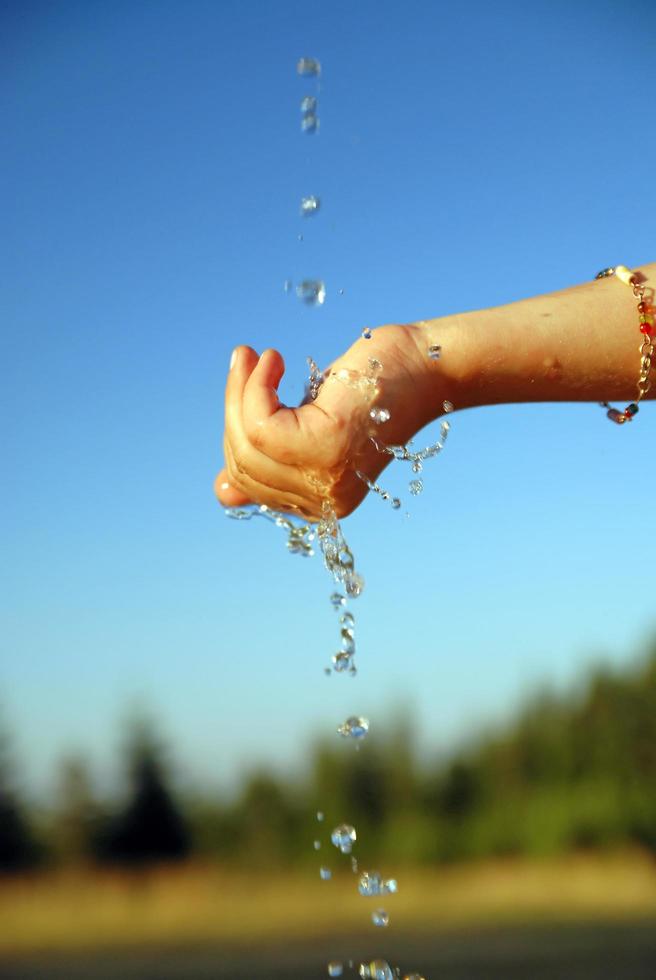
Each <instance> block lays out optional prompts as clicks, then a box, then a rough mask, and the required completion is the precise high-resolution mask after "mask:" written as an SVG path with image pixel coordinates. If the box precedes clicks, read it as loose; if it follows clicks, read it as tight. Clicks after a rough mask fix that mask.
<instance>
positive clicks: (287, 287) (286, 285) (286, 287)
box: [282, 279, 293, 293]
mask: <svg viewBox="0 0 656 980" xmlns="http://www.w3.org/2000/svg"><path fill="white" fill-rule="evenodd" d="M292 286H293V283H292V281H291V279H285V281H284V283H283V286H282V288H283V289H284V290H285V292H286V293H289V292H291V288H292Z"/></svg>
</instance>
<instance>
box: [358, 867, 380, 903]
mask: <svg viewBox="0 0 656 980" xmlns="http://www.w3.org/2000/svg"><path fill="white" fill-rule="evenodd" d="M358 891H359V892H360V894H361V895H363V896H364V898H374V897H375V896H376V895H382V894H383V879H382V877H381V876H380V874H379V873H378V871H363V872H362V874H361V875H360V880H359V882H358Z"/></svg>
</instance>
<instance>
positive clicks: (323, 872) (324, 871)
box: [319, 866, 333, 881]
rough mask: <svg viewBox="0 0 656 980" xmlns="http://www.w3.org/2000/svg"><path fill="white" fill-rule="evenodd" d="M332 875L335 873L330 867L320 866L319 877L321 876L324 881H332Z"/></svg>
mask: <svg viewBox="0 0 656 980" xmlns="http://www.w3.org/2000/svg"><path fill="white" fill-rule="evenodd" d="M332 876H333V873H332V871H331V870H330V868H324V867H323V866H322V867H321V868H319V877H320V878H321V880H322V881H330V879H331V878H332Z"/></svg>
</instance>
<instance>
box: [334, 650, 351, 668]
mask: <svg viewBox="0 0 656 980" xmlns="http://www.w3.org/2000/svg"><path fill="white" fill-rule="evenodd" d="M352 657H353V654H352V653H349V652H348V651H347V650H340V651H339V653H336V654H334V655H333V667H334V668H335V670H336V671H337V673H338V674H343V673H344V671H346V670H349V669H350V667H351V658H352Z"/></svg>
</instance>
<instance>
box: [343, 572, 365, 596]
mask: <svg viewBox="0 0 656 980" xmlns="http://www.w3.org/2000/svg"><path fill="white" fill-rule="evenodd" d="M344 588H345V589H346V592H347V594H348V595H350V596H351V598H352V599H356V598H357V597H358V596H359V595H361V594H362V591H363V589H364V579H363V577H362V576H361V575H360V574H359V573H358V572H349V573H348V574H347V575H345V576H344Z"/></svg>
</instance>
